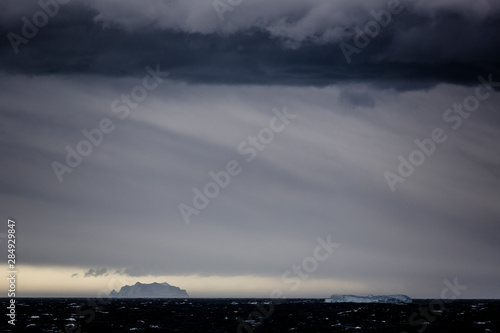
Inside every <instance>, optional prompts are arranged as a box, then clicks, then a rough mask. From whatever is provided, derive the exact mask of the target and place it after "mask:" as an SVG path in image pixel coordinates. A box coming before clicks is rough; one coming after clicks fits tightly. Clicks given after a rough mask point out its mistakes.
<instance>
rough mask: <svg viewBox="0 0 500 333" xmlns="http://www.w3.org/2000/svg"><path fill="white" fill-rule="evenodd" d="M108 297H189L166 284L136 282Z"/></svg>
mask: <svg viewBox="0 0 500 333" xmlns="http://www.w3.org/2000/svg"><path fill="white" fill-rule="evenodd" d="M109 296H110V297H125V298H176V297H189V295H188V293H187V292H186V291H185V290H184V289H180V288H179V287H175V286H171V285H169V284H168V283H166V282H163V283H157V282H154V283H151V284H143V283H140V282H137V283H136V284H134V285H133V286H123V287H122V288H121V289H120V291H119V292H116V291H115V290H113V291H112V292H111V293H110V294H109Z"/></svg>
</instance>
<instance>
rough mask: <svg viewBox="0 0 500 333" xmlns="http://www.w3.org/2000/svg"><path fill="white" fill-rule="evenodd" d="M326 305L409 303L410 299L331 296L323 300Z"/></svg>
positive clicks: (398, 297) (388, 296) (402, 297)
mask: <svg viewBox="0 0 500 333" xmlns="http://www.w3.org/2000/svg"><path fill="white" fill-rule="evenodd" d="M325 302H326V303H392V304H400V303H411V302H412V299H411V298H410V297H408V296H406V295H380V296H373V295H368V296H356V295H332V296H331V297H330V298H327V299H325Z"/></svg>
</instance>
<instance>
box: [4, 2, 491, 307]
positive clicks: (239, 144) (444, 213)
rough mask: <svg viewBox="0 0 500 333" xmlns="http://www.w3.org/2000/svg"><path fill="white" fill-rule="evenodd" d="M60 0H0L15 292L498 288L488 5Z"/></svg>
mask: <svg viewBox="0 0 500 333" xmlns="http://www.w3.org/2000/svg"><path fill="white" fill-rule="evenodd" d="M49 2H50V1H49ZM60 2H61V3H57V5H56V6H55V5H54V4H56V2H51V5H50V6H48V7H46V8H45V11H44V9H43V8H42V7H41V6H40V4H37V3H36V2H33V1H4V2H2V5H1V7H2V9H1V10H0V22H1V23H0V33H1V35H2V36H3V37H2V42H1V44H0V78H1V80H0V101H1V103H0V133H1V134H0V154H1V158H2V167H1V172H0V196H1V201H0V207H1V211H2V215H3V217H2V218H3V219H4V220H5V221H6V220H7V218H8V217H11V218H14V219H15V220H16V221H17V234H16V235H17V239H18V243H17V248H16V250H17V259H18V264H19V278H18V281H19V286H18V287H19V292H20V294H21V295H24V296H37V295H44V296H61V295H70V296H80V295H88V296H92V295H93V296H96V295H97V293H98V292H99V291H102V290H106V289H113V288H115V289H119V288H120V287H121V286H122V285H124V284H133V283H135V282H137V281H140V282H153V281H157V282H168V283H170V284H174V285H176V286H179V287H181V288H183V289H186V290H187V291H188V293H189V294H190V295H191V296H194V297H206V296H208V297H228V296H231V297H232V296H236V297H237V296H242V297H243V296H245V297H246V296H258V297H269V296H270V292H271V290H272V289H279V290H282V291H283V293H284V295H285V296H288V297H327V296H329V295H331V294H334V293H354V294H368V293H372V294H387V293H404V294H407V295H409V296H411V297H428V298H439V297H440V295H441V291H442V290H443V288H445V287H446V285H445V283H444V282H443V280H445V279H448V280H450V281H452V280H453V279H455V278H457V279H458V281H459V283H460V284H461V285H465V286H467V288H466V289H465V290H464V291H463V294H462V295H461V297H464V298H499V297H500V285H499V284H498V281H499V280H500V259H499V256H498V253H499V252H500V242H498V237H499V236H498V235H499V234H500V225H499V224H500V205H499V202H500V154H499V153H500V131H499V129H500V116H499V115H498V111H499V110H498V105H500V94H499V88H500V66H499V59H500V58H499V57H500V44H499V43H498V36H499V35H500V23H499V22H500V2H498V1H493V0H478V1H469V0H448V1H440V2H439V3H436V1H430V0H429V1H427V0H420V1H417V0H413V1H406V0H401V1H400V2H399V5H397V4H398V2H395V1H386V0H376V1H370V2H366V1H361V0H359V1H353V0H345V1H344V0H339V1H317V0H289V1H269V0H266V1H263V0H244V1H241V2H239V1H224V0H220V1H219V0H216V1H215V2H212V1H205V0H182V1H181V0H146V1H140V2H139V1H129V0H126V1H124V0H120V1H117V0H113V1H112V0H108V1H100V0H71V1H62V0H60ZM66 2H67V3H66ZM391 12H392V13H391ZM377 20H378V21H377ZM377 22H379V23H377ZM370 29H371V30H370ZM363 31H365V32H363ZM85 133H86V134H85ZM89 133H90V134H89ZM89 137H90V138H89ZM214 174H217V175H219V179H218V182H219V185H218V184H217V182H216V181H214V177H215V176H214ZM221 175H222V176H221ZM226 180H227V181H226ZM207 184H208V185H207ZM221 184H222V185H221ZM207 191H208V192H207ZM203 192H205V193H207V194H204V193H203ZM200 193H201V194H200ZM5 233H7V227H6V223H4V230H0V234H1V235H0V237H5ZM318 238H319V239H321V240H318ZM0 241H2V242H1V244H0V245H1V246H2V251H3V252H2V253H5V256H4V257H5V258H6V257H7V255H6V253H7V252H6V242H5V238H0ZM328 242H330V243H335V247H333V246H332V247H328V246H324V244H325V243H328ZM321 244H323V246H322V245H321ZM318 246H319V247H320V248H319V249H320V252H318V250H317V249H318ZM328 251H329V252H328ZM330 252H331V253H330ZM318 253H319V254H320V255H319V254H318ZM5 260H6V259H5ZM293 265H296V266H295V268H296V269H295V270H294V268H293ZM297 267H298V268H297ZM56 279H57V281H60V282H55V281H56ZM1 286H3V287H2V288H4V290H7V289H8V288H7V284H6V282H2V284H1Z"/></svg>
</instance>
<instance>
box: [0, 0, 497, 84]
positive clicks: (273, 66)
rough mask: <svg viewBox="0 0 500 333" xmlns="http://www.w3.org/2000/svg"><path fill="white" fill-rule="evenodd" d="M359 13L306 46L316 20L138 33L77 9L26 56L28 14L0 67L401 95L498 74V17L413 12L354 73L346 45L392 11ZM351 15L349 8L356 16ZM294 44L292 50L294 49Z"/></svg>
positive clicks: (356, 63)
mask: <svg viewBox="0 0 500 333" xmlns="http://www.w3.org/2000/svg"><path fill="white" fill-rule="evenodd" d="M154 3H156V4H158V3H160V2H154ZM188 3H189V2H188ZM128 5H129V6H132V8H129V7H127V5H124V8H125V9H123V11H124V12H126V11H127V8H128V9H129V10H132V9H133V8H135V5H133V4H131V3H128ZM344 5H345V4H344ZM11 6H15V4H9V6H8V7H11ZM359 6H360V5H359V4H358V7H359ZM351 7H353V8H354V9H357V12H358V13H361V14H360V15H358V16H360V17H361V18H360V19H358V20H354V21H352V22H351V21H348V22H343V21H339V19H338V18H336V17H332V18H331V22H328V21H327V22H326V23H323V24H324V25H326V26H324V27H323V26H321V27H320V28H317V29H320V30H317V31H316V30H314V31H315V33H313V32H314V31H313V32H311V31H306V30H304V34H305V37H299V36H303V35H304V34H302V35H301V34H299V32H298V31H299V30H300V28H301V27H302V26H303V25H304V26H309V25H311V24H313V23H312V22H314V21H311V22H309V21H307V22H308V23H307V24H306V23H305V22H303V21H304V20H312V19H311V18H308V15H305V14H304V15H305V16H304V15H297V16H296V17H297V18H296V19H295V21H294V20H293V19H291V20H292V21H291V22H289V24H288V25H285V26H284V27H282V28H280V29H277V28H276V24H278V23H276V22H278V21H276V22H275V23H273V24H274V25H273V24H271V23H269V24H268V25H265V24H262V23H257V22H259V21H255V22H254V23H252V24H247V25H244V24H241V26H239V25H238V22H239V21H234V20H236V19H240V20H243V19H244V18H243V17H241V18H239V17H238V16H236V17H235V19H234V20H233V21H234V22H233V21H230V22H227V23H228V24H229V25H231V24H232V26H234V25H236V27H235V28H233V29H232V31H230V32H228V31H225V30H224V27H225V25H224V22H222V23H221V22H218V21H216V23H213V22H212V21H210V20H211V19H212V18H211V19H210V20H209V22H211V23H210V24H208V23H207V24H208V25H203V24H202V25H201V26H200V27H198V28H196V29H195V28H192V27H191V28H189V27H188V26H184V25H183V24H181V23H180V22H178V23H175V24H174V23H172V22H174V21H175V22H177V21H176V20H175V19H174V18H171V17H170V16H171V15H172V13H170V12H169V14H168V15H167V14H165V15H164V16H168V17H167V18H165V17H164V16H161V17H160V18H156V21H155V20H153V19H152V18H149V19H150V20H151V21H148V17H143V18H142V21H140V20H139V21H137V22H136V21H134V23H133V24H132V23H131V22H129V21H128V20H126V18H127V17H128V16H126V15H125V14H123V13H122V15H123V17H124V19H121V16H120V14H115V13H114V12H109V13H108V11H109V10H110V9H109V8H107V7H106V6H103V5H99V4H97V3H93V2H90V4H89V3H85V4H84V3H81V2H78V1H75V2H71V3H69V4H67V5H64V6H61V8H60V9H59V14H58V15H56V16H55V17H54V18H51V19H50V21H49V23H48V24H47V25H46V26H44V27H41V28H40V29H39V30H40V31H39V32H38V34H37V35H36V36H35V37H34V38H32V39H30V40H29V43H28V44H26V45H24V44H21V45H19V53H18V54H15V53H14V51H13V48H12V46H11V45H10V43H9V40H8V38H7V37H6V36H7V34H8V33H9V32H16V33H18V34H21V31H20V30H21V26H22V22H21V20H20V17H19V19H17V20H16V19H15V18H13V15H14V13H15V15H18V16H20V14H21V13H20V12H19V10H14V9H11V10H10V13H12V14H10V16H8V17H9V19H8V20H6V21H4V22H3V23H2V25H1V26H0V35H2V36H5V38H3V39H2V45H1V50H0V51H1V52H0V54H1V56H0V65H1V69H2V71H4V72H6V73H23V74H62V73H68V74H70V73H85V74H99V75H110V76H129V75H139V74H140V73H142V72H143V70H144V67H146V66H148V65H151V64H159V65H160V67H161V68H162V69H163V70H168V71H169V72H170V73H171V74H172V77H174V78H176V79H177V80H184V81H188V82H202V83H203V82H211V83H233V84H238V83H254V84H287V85H327V84H332V83H335V82H340V81H363V80H371V81H374V82H379V84H382V85H388V86H391V87H396V88H398V89H403V90H404V89H409V88H421V87H428V86H429V85H433V84H436V83H439V82H452V83H460V84H471V83H473V82H475V80H476V78H477V76H478V75H480V74H483V75H485V74H487V73H492V72H493V73H500V71H499V70H500V67H499V62H498V61H499V60H498V59H500V44H499V43H497V37H498V36H499V35H500V23H499V22H500V14H499V12H498V11H492V12H491V13H490V14H483V15H477V16H474V17H469V16H470V14H466V13H467V12H465V11H460V10H457V9H456V8H453V10H452V9H450V8H440V9H432V10H431V9H425V8H426V7H425V8H424V9H425V10H424V9H421V8H420V9H419V8H418V7H417V9H419V10H417V9H414V8H412V9H409V10H405V11H403V12H402V13H401V14H398V15H393V16H394V17H393V18H392V21H391V23H390V24H389V25H388V26H387V27H385V28H382V29H381V32H380V34H379V35H378V36H376V37H374V38H373V39H372V40H371V41H370V43H369V44H368V45H367V46H366V47H365V48H362V49H360V52H359V54H356V53H353V54H351V55H350V58H351V60H352V62H351V63H350V64H348V63H347V61H346V58H345V57H344V54H343V52H342V50H341V48H340V43H341V42H346V43H349V45H352V46H355V43H354V40H353V37H354V35H355V33H354V30H353V29H354V27H356V26H359V27H360V28H364V25H365V24H366V23H367V22H368V21H369V20H373V17H371V16H370V15H369V11H370V10H372V9H376V10H382V9H384V8H385V2H377V3H376V4H375V5H373V6H371V7H366V6H365V7H366V8H365V7H362V8H358V7H356V6H355V5H353V6H351ZM351 7H347V8H344V9H345V10H346V11H352V10H354V9H353V8H351ZM314 8H315V7H314ZM342 8H343V7H342ZM176 9H177V10H180V9H178V8H176V7H175V6H174V7H172V8H169V11H172V10H176ZM210 9H211V11H208V10H205V11H203V15H202V16H200V20H202V18H205V17H212V16H213V15H215V16H216V14H215V11H214V10H213V8H210ZM238 9H239V8H237V9H235V11H238ZM137 10H138V9H137ZM283 10H284V9H283ZM297 10H298V9H297ZM329 10H333V9H329ZM35 11H36V8H33V6H29V7H27V9H26V10H24V13H25V15H26V16H27V17H30V15H29V14H32V13H33V12H35ZM241 11H242V12H243V9H241ZM111 13H113V14H111ZM236 14H238V15H243V13H238V12H235V15H236ZM169 15H170V16H169ZM179 15H180V14H179ZM3 16H6V15H5V14H4V15H3ZM138 17H139V18H141V15H140V11H139V14H138ZM167 19H169V20H170V21H168V20H167ZM162 20H164V21H165V20H167V21H166V22H163V21H162ZM217 20H218V19H217ZM228 20H229V19H228ZM323 21H324V20H323ZM161 22H163V23H161ZM169 22H170V23H169ZM314 24H319V23H314ZM290 26H294V28H293V33H292V32H290V31H289V32H287V33H284V32H283V31H284V30H283V29H285V27H287V29H292V28H290ZM209 27H210V28H209ZM339 27H340V28H341V33H339V35H338V36H337V37H336V38H333V37H332V38H327V39H325V38H319V39H318V38H314V36H316V37H317V36H318V34H319V35H321V36H323V35H324V34H325V33H326V32H325V31H327V30H328V29H330V28H339ZM340 28H339V29H340ZM303 29H305V28H303ZM287 31H288V30H287ZM291 31H292V30H291ZM320 31H321V32H320ZM290 43H292V44H293V45H294V46H293V48H290V47H287V45H290ZM403 81H405V82H406V83H405V84H403V83H402V82H403ZM409 82H411V83H409Z"/></svg>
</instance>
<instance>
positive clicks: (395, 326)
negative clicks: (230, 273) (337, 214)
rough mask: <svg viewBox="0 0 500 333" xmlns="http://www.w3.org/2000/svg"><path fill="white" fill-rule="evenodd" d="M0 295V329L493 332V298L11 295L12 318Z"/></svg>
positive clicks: (498, 314)
mask: <svg viewBox="0 0 500 333" xmlns="http://www.w3.org/2000/svg"><path fill="white" fill-rule="evenodd" d="M0 302H1V304H2V308H3V309H4V312H5V314H6V315H5V316H3V319H2V322H1V323H0V328H1V331H2V332H73V333H83V332H131V331H139V332H221V333H222V332H257V333H259V332H262V333H264V332H359V333H361V332H384V333H388V332H391V333H404V332H408V333H410V332H417V333H424V332H426V333H432V332H441V333H444V332H450V333H452V332H453V333H456V332H467V333H473V332H480V333H485V332H499V333H500V301H499V300H454V301H446V302H444V301H441V300H430V299H429V300H427V299H417V300H414V301H413V303H411V304H356V303H325V302H324V299H248V298H244V299H234V298H230V299H229V298H216V299H214V298H210V299H203V298H186V299H183V298H180V299H144V298H143V299H106V298H89V299H87V298H17V299H16V304H15V314H16V316H15V321H14V322H13V323H15V325H12V324H9V323H8V321H9V320H11V319H10V318H9V316H8V315H7V314H8V312H9V310H8V309H7V306H9V299H6V298H2V299H0ZM11 323H12V321H11Z"/></svg>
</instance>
